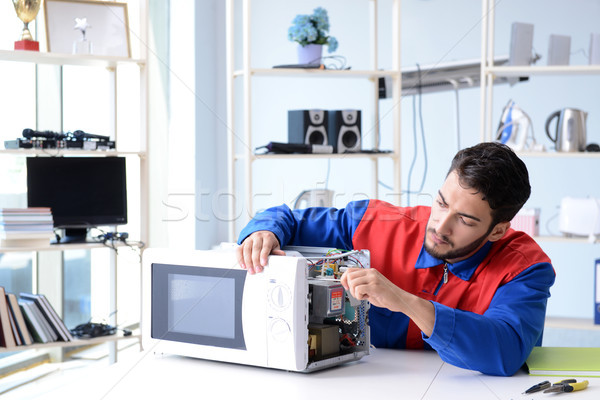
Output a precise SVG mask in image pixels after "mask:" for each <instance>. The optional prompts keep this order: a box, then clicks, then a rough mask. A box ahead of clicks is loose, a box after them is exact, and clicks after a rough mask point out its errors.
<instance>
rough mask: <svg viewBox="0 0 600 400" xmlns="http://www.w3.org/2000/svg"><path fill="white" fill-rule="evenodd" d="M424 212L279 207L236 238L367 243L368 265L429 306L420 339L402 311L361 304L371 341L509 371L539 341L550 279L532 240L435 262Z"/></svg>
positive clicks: (369, 203)
mask: <svg viewBox="0 0 600 400" xmlns="http://www.w3.org/2000/svg"><path fill="white" fill-rule="evenodd" d="M430 212H431V209H430V208H429V207H414V208H401V207H396V206H393V205H390V204H388V203H385V202H382V201H378V200H362V201H356V202H352V203H350V204H349V205H348V206H347V207H346V208H344V209H334V208H308V209H305V210H294V211H292V210H290V209H289V208H288V207H287V206H285V205H284V206H280V207H274V208H270V209H268V210H266V211H264V212H262V213H260V214H258V215H257V216H256V217H255V218H254V219H253V220H252V221H251V222H250V223H249V224H248V225H247V226H246V227H245V228H244V229H243V230H242V232H241V233H240V237H239V242H240V243H241V242H242V241H243V240H244V239H245V238H246V237H247V236H248V235H250V234H251V233H252V232H255V231H258V230H269V231H271V232H273V233H274V234H275V235H276V236H277V238H278V239H279V242H280V244H281V246H282V247H283V246H286V245H297V246H324V247H335V248H341V249H368V250H369V251H370V252H371V267H372V268H376V269H377V270H379V271H380V272H381V273H382V274H383V275H384V276H385V277H386V278H387V279H389V280H390V281H391V282H393V283H394V284H395V285H396V286H398V287H400V288H402V289H404V290H406V291H408V292H410V293H412V294H414V295H416V296H419V297H421V298H423V299H426V300H429V301H431V302H432V304H433V305H434V307H435V325H434V328H433V333H432V335H431V336H429V337H427V336H426V335H424V334H423V333H422V332H421V331H420V330H419V328H418V327H417V326H416V325H415V324H414V323H413V322H412V321H411V320H410V319H409V318H408V317H407V316H406V315H405V314H403V313H400V312H392V311H390V310H388V309H383V308H379V307H375V306H371V309H370V311H369V322H370V326H371V342H372V344H373V345H374V346H376V347H388V348H433V349H435V350H436V351H437V352H438V353H439V355H440V357H441V358H442V359H443V360H444V361H446V362H448V363H450V364H453V365H456V366H458V367H462V368H467V369H472V370H476V371H480V372H483V373H485V374H492V375H512V374H514V373H515V372H516V371H517V370H518V369H519V368H520V367H521V366H522V365H523V363H524V362H525V360H526V359H527V356H528V355H529V353H530V352H531V350H532V348H533V346H534V345H536V344H537V345H539V344H541V339H542V331H543V327H544V318H545V314H546V303H547V300H548V297H550V287H551V286H552V284H553V283H554V278H555V273H554V269H553V267H552V265H551V264H550V259H549V258H548V256H546V254H544V252H543V251H542V250H541V249H540V248H539V246H538V245H537V244H536V243H535V241H534V240H533V239H531V238H530V237H529V236H527V235H526V234H524V233H522V232H517V231H514V230H512V229H510V230H509V231H508V232H507V233H506V235H505V236H504V237H503V238H502V239H500V240H498V241H496V242H488V243H486V244H485V245H484V246H483V247H482V248H481V249H480V250H479V251H477V252H476V253H475V254H474V255H472V256H471V257H469V258H468V259H466V260H463V261H459V262H457V263H455V264H449V263H448V264H445V263H444V261H442V260H439V259H436V258H434V257H432V256H431V255H429V253H427V252H426V251H425V250H424V248H423V241H424V238H425V228H426V225H427V221H428V219H429V214H430ZM445 265H446V266H447V270H448V281H447V283H443V275H444V266H445Z"/></svg>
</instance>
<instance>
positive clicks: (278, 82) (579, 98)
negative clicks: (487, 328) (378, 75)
mask: <svg viewBox="0 0 600 400" xmlns="http://www.w3.org/2000/svg"><path fill="white" fill-rule="evenodd" d="M209 3H210V2H209ZM252 4H253V12H252V18H253V28H252V42H251V46H252V66H253V67H266V68H268V67H270V66H272V65H275V64H283V63H293V62H295V51H296V48H295V44H294V43H291V42H289V41H288V40H287V28H288V27H289V26H290V24H291V21H292V19H293V18H294V16H295V15H296V14H299V13H311V12H312V10H313V9H314V8H315V7H318V6H323V7H325V8H326V9H327V10H328V12H329V17H330V22H331V30H330V33H331V34H332V35H333V36H336V37H337V39H338V40H339V42H340V46H339V49H338V51H337V52H336V53H335V54H338V55H343V56H345V57H346V59H347V64H348V65H349V66H351V67H352V68H354V69H366V68H369V63H368V58H367V56H366V55H368V54H369V48H368V46H369V36H368V32H369V29H368V26H367V25H366V23H367V21H368V18H367V16H368V11H369V1H364V0H345V1H334V0H319V1H317V0H302V1H293V2H291V1H286V2H282V1H274V0H254V1H253V2H252ZM378 4H379V11H380V16H381V18H382V24H381V26H380V31H379V35H380V40H381V45H380V48H379V54H380V60H379V64H380V66H381V67H389V66H390V64H391V49H390V43H391V39H390V35H391V24H390V22H389V21H387V19H388V15H390V7H391V0H380V1H378ZM236 6H238V9H241V2H239V1H237V2H236ZM496 17H497V18H496V32H495V34H496V47H495V48H496V52H495V53H496V55H498V56H499V55H506V54H508V50H509V38H510V26H511V23H512V22H514V21H519V22H529V23H533V24H534V25H535V32H534V49H535V51H536V52H537V53H539V54H540V55H542V56H543V58H542V60H540V61H539V64H540V65H545V64H546V62H545V58H546V56H547V46H548V37H549V35H550V34H551V33H556V34H565V35H571V37H572V42H571V49H572V52H573V54H572V55H571V64H587V59H586V57H585V55H584V54H583V51H585V52H587V49H588V44H589V35H590V33H592V32H600V28H599V27H598V23H597V21H599V20H600V3H599V2H597V1H595V0H574V1H565V0H551V1H548V0H546V1H544V0H530V1H526V2H523V1H519V0H503V1H500V2H497V3H496ZM238 20H239V15H238ZM480 21H481V3H480V2H479V1H476V0H454V1H451V2H449V1H442V0H422V1H418V0H405V1H403V2H402V21H401V35H402V65H403V66H405V67H412V66H414V65H415V64H416V63H419V64H420V65H427V64H436V63H440V62H446V61H453V60H464V59H478V58H480V48H481V43H480V40H481V36H480V35H481V26H480ZM218 25H221V26H222V24H218ZM215 29H217V30H219V31H220V29H222V28H220V27H215ZM238 42H239V37H238ZM217 43H218V44H216V45H215V46H220V45H221V43H220V42H217ZM580 50H583V51H580ZM203 51H205V50H204V49H199V52H203ZM208 52H209V53H208V54H207V58H206V59H207V60H209V59H211V57H212V56H213V55H214V52H215V47H213V46H210V45H208ZM237 55H238V59H239V56H240V55H241V53H239V49H238V53H237ZM217 60H218V61H217V62H218V64H217V66H218V67H217V69H216V71H215V69H214V67H213V66H212V65H211V66H208V63H207V66H203V65H201V64H198V71H199V74H203V73H205V74H210V75H211V76H212V75H214V74H216V75H215V76H216V77H220V74H221V73H222V71H223V70H224V64H221V62H222V61H223V60H222V59H221V58H217ZM237 66H238V67H239V66H240V64H238V65H237ZM599 80H600V77H598V76H558V77H557V76H554V77H541V76H534V77H532V78H531V79H530V81H529V82H525V83H520V84H518V85H515V86H513V87H509V86H508V85H506V86H496V87H495V90H494V121H497V120H498V119H499V117H500V112H501V110H502V107H503V106H504V104H505V103H506V102H507V101H508V99H513V100H515V101H516V102H517V104H519V105H520V106H521V107H522V108H523V109H524V110H525V111H526V112H527V113H528V114H529V115H530V117H531V119H532V121H533V126H534V134H535V137H536V139H537V141H538V142H541V143H543V144H544V145H545V146H546V147H547V148H548V147H550V146H551V143H550V140H549V139H547V138H546V135H545V133H544V123H545V120H546V117H547V116H548V115H549V114H550V113H552V112H553V111H555V110H557V109H560V108H563V107H576V108H581V109H583V110H586V111H588V112H589V117H588V142H596V143H598V142H600V101H599V99H598V96H597V91H598V87H599V83H600V82H599ZM252 82H253V111H254V113H253V120H252V124H253V132H254V133H255V136H254V139H253V142H252V143H242V141H243V139H242V140H241V141H240V143H238V151H241V149H242V148H243V146H251V147H252V148H254V147H258V146H260V145H263V144H266V143H267V142H269V141H286V140H287V110H289V109H293V108H316V107H323V108H346V107H347V108H359V109H362V110H363V118H364V119H363V121H364V122H363V132H364V134H365V138H366V141H367V142H368V143H370V142H369V138H370V137H371V132H370V130H369V129H370V126H372V124H373V121H374V118H376V116H374V115H372V112H371V113H370V111H369V109H370V107H369V93H370V92H369V87H368V85H367V84H366V83H362V82H356V81H355V80H352V81H347V80H336V81H331V82H330V81H325V80H322V79H318V80H315V81H305V80H302V81H299V80H294V79H273V78H257V79H254V80H253V81H252ZM236 84H237V85H238V87H237V89H238V99H239V98H241V95H242V92H241V83H240V82H236ZM479 95H480V93H479V89H466V90H463V91H461V92H460V95H459V99H460V125H461V132H460V135H461V139H460V144H461V147H466V146H470V145H473V144H476V143H477V142H478V141H479V140H480V133H479V110H480V105H479ZM413 100H417V99H413V98H412V97H405V98H403V99H402V100H401V103H400V105H399V106H401V107H402V124H401V125H402V159H403V161H402V182H403V185H406V184H407V181H408V179H407V178H408V171H409V167H410V165H411V162H412V158H413V155H414V144H415V140H414V139H413V135H414V133H413V132H415V133H416V137H418V139H417V145H418V147H417V148H418V151H417V156H418V158H417V160H416V163H415V168H414V170H413V174H412V185H411V189H412V190H415V189H417V188H418V187H419V184H420V183H421V178H422V176H423V172H424V166H425V163H424V156H423V150H422V143H421V140H420V135H421V132H420V127H419V125H416V128H417V129H416V131H413V128H414V127H415V125H414V124H415V122H418V119H419V116H418V114H417V117H416V118H414V117H413ZM217 101H218V102H220V101H224V100H223V99H222V98H219V99H218V100H217ZM414 103H415V106H416V107H417V110H418V108H419V107H418V105H419V101H418V100H417V101H415V102H414ZM420 103H421V111H422V117H423V128H424V132H425V139H426V146H427V160H428V169H427V175H426V179H425V182H424V187H423V192H425V193H435V191H436V190H437V189H438V188H439V186H440V185H441V184H442V182H443V179H444V177H445V174H446V172H447V168H448V166H449V162H450V160H451V158H452V156H453V155H454V153H455V151H456V150H457V146H456V132H455V126H456V121H455V97H454V93H450V92H449V93H440V94H428V95H423V96H422V98H421V101H420ZM397 106H398V105H397V104H393V103H392V102H391V100H383V101H382V102H381V107H382V116H381V117H382V139H381V141H382V145H381V148H390V147H391V143H392V139H393V137H392V135H393V133H392V131H391V122H390V121H389V119H390V117H389V116H387V115H385V112H386V110H389V109H391V108H393V107H397ZM236 109H237V110H238V117H241V111H240V110H241V109H242V108H241V103H240V102H238V103H237V106H236ZM240 121H241V120H238V122H237V123H236V126H235V127H233V129H234V130H235V132H236V136H237V137H240V138H243V132H242V130H241V127H242V124H241V122H240ZM199 124H200V122H199ZM495 124H496V123H495V122H494V125H495ZM207 126H209V125H207ZM211 126H212V125H211ZM216 132H221V130H220V129H219V128H218V127H217V128H216ZM199 134H200V133H199ZM198 137H200V136H198ZM223 151H224V149H223ZM219 154H221V153H219ZM525 161H526V163H527V165H528V167H529V170H530V175H531V181H532V187H533V193H532V196H531V199H530V200H529V202H528V203H527V205H526V207H539V208H541V210H542V211H541V220H542V223H541V232H542V234H557V233H558V226H557V220H556V218H555V216H556V214H557V206H558V204H559V202H560V199H561V197H563V196H566V195H574V196H587V195H595V196H600V185H599V183H600V178H599V176H598V174H597V171H598V167H599V165H598V160H597V159H595V160H581V159H562V158H561V159H552V158H536V159H534V158H526V159H525ZM390 166H391V163H382V170H381V171H380V174H381V176H380V179H381V181H382V182H383V183H385V184H388V185H391V184H392V174H391V171H390V168H391V167H390ZM216 167H217V170H219V169H221V168H225V164H224V163H222V161H221V160H218V161H217V164H216ZM255 167H256V169H255V172H256V173H255V175H254V179H255V185H254V191H255V193H258V194H259V196H258V197H257V198H256V199H255V204H256V207H257V209H261V208H265V207H269V206H272V205H276V204H281V203H284V202H285V203H288V204H291V202H292V200H293V199H294V198H295V196H296V195H297V194H298V193H299V192H300V191H301V190H303V189H308V188H314V187H323V186H325V184H326V182H327V183H328V187H329V188H331V189H334V190H335V191H336V192H337V193H338V194H341V195H340V196H339V197H338V198H336V203H335V204H334V205H335V206H339V207H342V206H344V204H345V203H346V202H347V201H348V200H351V199H354V198H359V197H362V196H365V195H367V196H368V195H371V193H370V173H371V171H370V167H369V164H368V162H367V161H359V160H351V161H349V160H332V161H326V160H316V161H307V162H304V161H289V160H285V161H261V162H258V163H256V164H255ZM300 171H301V172H300ZM238 172H240V173H241V176H243V173H242V172H243V171H242V167H241V166H240V167H239V170H238ZM198 173H199V178H198V179H199V180H202V179H203V178H202V176H203V174H213V173H214V171H198ZM380 188H381V189H382V195H381V197H382V198H384V199H385V198H386V196H387V194H388V193H387V191H386V190H385V189H383V187H380ZM240 189H241V188H240ZM403 190H406V187H403ZM409 200H410V204H411V205H414V204H416V203H425V204H428V202H429V199H428V198H427V197H426V196H424V197H419V198H417V197H415V196H411V197H410V199H409V198H407V197H406V196H403V197H402V202H403V204H407V203H408V201H409ZM242 214H243V213H242ZM242 226H243V222H242V220H240V223H239V224H238V231H239V229H241V227H242ZM541 245H542V246H543V247H544V249H545V250H546V251H547V252H548V254H549V255H550V257H551V258H552V259H553V261H554V265H555V268H556V271H557V276H558V278H557V283H556V285H555V286H554V288H553V290H552V298H551V300H550V303H549V307H548V314H549V315H554V316H578V317H587V318H589V317H591V316H592V302H593V298H592V291H593V286H592V279H593V260H594V258H596V257H599V256H600V251H599V250H598V245H587V244H582V245H571V244H558V243H550V242H541Z"/></svg>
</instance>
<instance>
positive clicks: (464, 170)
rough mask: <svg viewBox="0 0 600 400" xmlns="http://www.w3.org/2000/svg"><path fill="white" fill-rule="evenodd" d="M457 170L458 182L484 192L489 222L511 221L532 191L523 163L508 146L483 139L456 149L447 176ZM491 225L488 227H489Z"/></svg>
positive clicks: (494, 223)
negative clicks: (489, 215) (489, 209)
mask: <svg viewBox="0 0 600 400" xmlns="http://www.w3.org/2000/svg"><path fill="white" fill-rule="evenodd" d="M452 171H456V172H457V174H458V179H459V182H460V185H461V186H463V187H466V188H469V189H475V190H476V191H477V192H478V193H481V194H482V195H483V199H484V200H487V202H488V203H489V205H490V208H491V209H492V225H491V227H493V226H495V225H496V224H497V223H499V222H506V221H511V220H512V219H513V217H514V216H515V215H516V214H517V212H519V210H520V209H521V207H523V204H525V202H526V201H527V199H528V198H529V195H530V194H531V186H530V184H529V174H528V173H527V167H526V166H525V163H524V162H523V161H521V159H520V158H519V157H517V155H516V154H515V153H514V152H513V151H512V150H511V148H510V147H508V146H506V145H503V144H500V143H495V142H484V143H480V144H478V145H475V146H473V147H468V148H466V149H463V150H461V151H459V152H458V153H457V154H456V156H454V159H453V160H452V164H451V165H450V170H449V171H448V175H450V173H451V172H452ZM491 227H490V228H491Z"/></svg>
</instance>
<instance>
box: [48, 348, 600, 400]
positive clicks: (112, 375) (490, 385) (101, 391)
mask: <svg viewBox="0 0 600 400" xmlns="http://www.w3.org/2000/svg"><path fill="white" fill-rule="evenodd" d="M545 379H546V378H544V377H535V376H529V375H527V374H525V373H524V372H519V373H517V374H516V375H515V376H513V377H496V376H487V375H483V374H480V373H477V372H473V371H468V370H464V369H461V368H457V367H454V366H452V365H449V364H446V363H444V362H443V361H442V360H441V359H440V357H439V356H438V355H437V353H435V352H432V351H415V350H388V349H372V351H371V354H370V355H369V356H367V357H364V358H363V359H362V360H360V361H358V362H353V363H350V364H347V365H344V366H340V367H334V368H331V369H328V370H324V371H317V372H313V373H309V374H302V373H296V372H286V371H280V370H273V369H266V368H258V367H251V366H245V365H236V364H227V363H220V362H214V361H206V360H198V359H192V358H186V357H178V356H157V355H154V354H151V353H140V357H138V358H137V359H136V360H134V361H133V362H132V361H127V362H119V363H117V364H115V365H112V366H110V367H108V368H106V369H105V370H104V371H103V372H102V373H101V374H99V375H96V376H92V377H90V379H89V381H87V380H84V381H82V382H74V383H73V384H71V385H68V386H67V387H62V388H60V389H57V392H56V393H48V394H47V396H48V397H46V396H44V397H45V398H54V397H51V396H57V398H59V397H60V398H62V399H71V398H79V399H85V400H90V399H119V400H121V399H128V398H131V399H169V400H170V399H207V400H209V399H210V400H212V399H240V400H243V399H246V398H260V399H261V400H264V399H284V400H293V399H303V400H304V399H311V398H312V399H342V398H345V399H356V400H359V399H400V398H401V399H444V400H445V399H461V400H463V399H477V400H482V399H494V400H496V399H501V400H503V399H506V400H508V399H523V400H530V399H533V400H537V399H549V400H551V399H553V398H554V396H556V395H554V394H543V393H541V392H540V393H534V394H531V395H523V394H522V392H523V391H525V389H527V388H528V387H530V386H532V385H534V384H536V383H539V382H540V381H543V380H545ZM560 379H561V378H551V377H550V378H548V380H550V381H558V380H560ZM588 379H589V381H590V386H589V387H588V388H587V389H586V390H583V391H579V392H574V393H570V394H563V395H561V399H563V396H564V399H565V400H571V399H575V400H576V399H596V400H597V399H600V378H588ZM82 393H86V394H85V395H84V396H82ZM259 396H260V397H259Z"/></svg>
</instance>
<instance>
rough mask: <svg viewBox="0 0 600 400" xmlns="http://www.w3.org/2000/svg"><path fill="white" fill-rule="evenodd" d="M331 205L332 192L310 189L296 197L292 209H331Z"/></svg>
mask: <svg viewBox="0 0 600 400" xmlns="http://www.w3.org/2000/svg"><path fill="white" fill-rule="evenodd" d="M332 203H333V190H329V189H312V190H305V191H303V192H302V193H300V194H299V195H298V197H297V198H296V201H295V203H294V209H299V208H307V207H331V204H332Z"/></svg>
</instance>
